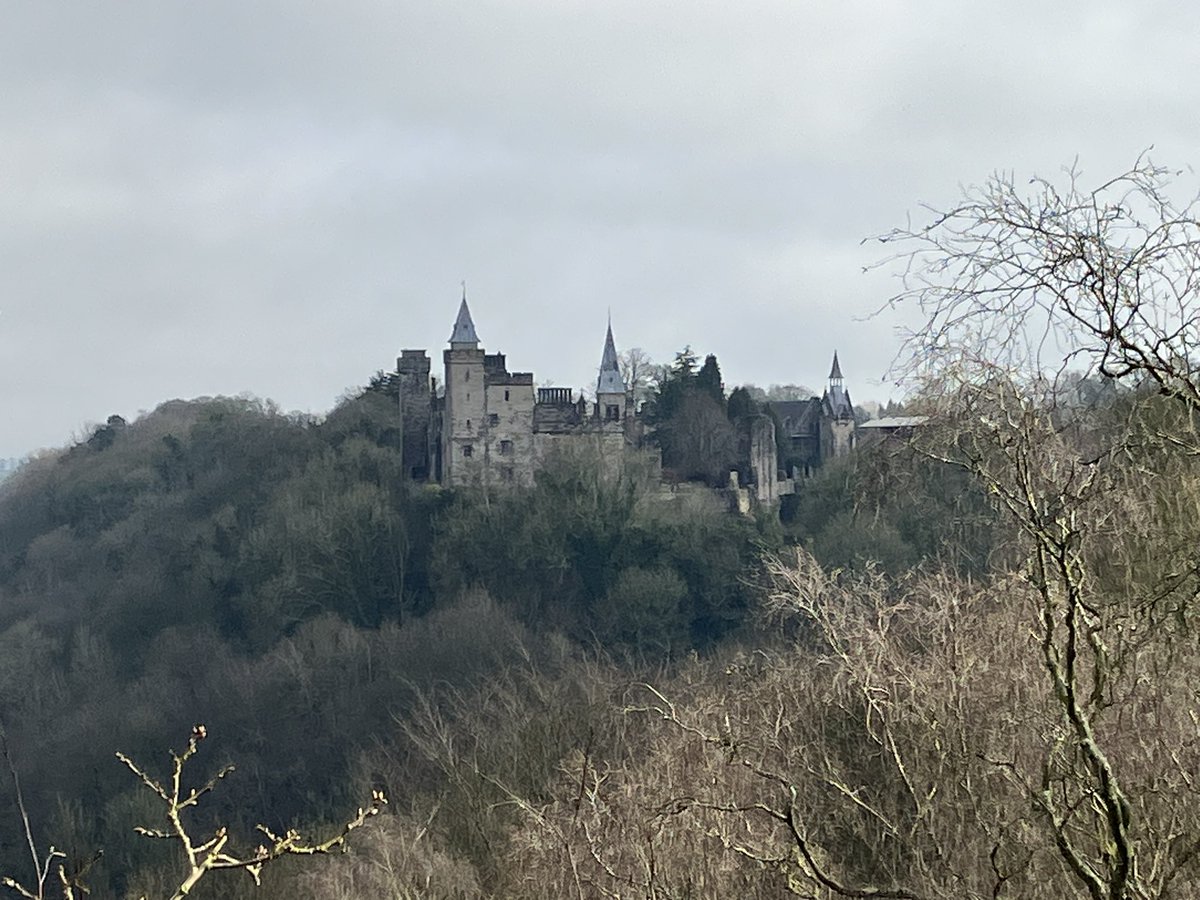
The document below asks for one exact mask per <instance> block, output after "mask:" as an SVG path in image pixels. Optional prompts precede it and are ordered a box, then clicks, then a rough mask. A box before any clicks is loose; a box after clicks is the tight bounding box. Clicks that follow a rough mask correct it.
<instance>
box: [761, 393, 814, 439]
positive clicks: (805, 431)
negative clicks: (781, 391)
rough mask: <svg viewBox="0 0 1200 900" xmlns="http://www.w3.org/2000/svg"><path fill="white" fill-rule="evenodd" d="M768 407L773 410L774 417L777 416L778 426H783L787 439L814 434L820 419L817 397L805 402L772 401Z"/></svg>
mask: <svg viewBox="0 0 1200 900" xmlns="http://www.w3.org/2000/svg"><path fill="white" fill-rule="evenodd" d="M770 406H771V409H773V410H775V415H777V416H779V424H780V425H782V426H783V430H784V432H785V433H786V434H787V435H788V437H799V436H801V435H809V434H816V432H817V425H818V423H819V422H820V417H821V400H820V398H819V397H809V398H808V399H807V400H773V401H771V403H770Z"/></svg>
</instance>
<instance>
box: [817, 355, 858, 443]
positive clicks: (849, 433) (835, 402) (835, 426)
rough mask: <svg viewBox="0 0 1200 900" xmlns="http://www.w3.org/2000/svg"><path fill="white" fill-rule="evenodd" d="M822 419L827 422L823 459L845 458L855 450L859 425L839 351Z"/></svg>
mask: <svg viewBox="0 0 1200 900" xmlns="http://www.w3.org/2000/svg"><path fill="white" fill-rule="evenodd" d="M821 407H822V409H821V412H822V418H823V419H824V420H825V422H824V427H823V428H822V432H823V434H822V435H821V444H822V453H821V456H822V458H830V457H835V456H845V455H846V454H847V453H849V452H850V451H851V450H853V449H854V442H855V432H856V429H857V424H856V423H855V421H854V405H853V404H852V403H851V402H850V392H849V391H847V390H846V384H845V380H844V379H843V378H842V366H841V364H840V363H839V362H838V355H837V351H836V350H834V351H833V366H832V367H831V368H830V369H829V386H828V387H827V388H826V389H825V396H824V397H823V398H821Z"/></svg>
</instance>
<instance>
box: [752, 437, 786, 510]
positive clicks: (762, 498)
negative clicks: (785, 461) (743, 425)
mask: <svg viewBox="0 0 1200 900" xmlns="http://www.w3.org/2000/svg"><path fill="white" fill-rule="evenodd" d="M747 428H748V429H749V439H750V446H749V454H748V455H749V461H750V480H751V481H752V482H753V484H754V498H755V500H757V501H758V502H759V503H760V504H763V505H766V506H770V505H772V504H774V503H775V502H776V501H777V500H779V459H778V456H777V454H776V446H775V423H774V422H773V421H772V420H771V417H770V416H764V415H758V416H754V417H753V418H751V419H750V421H749V422H748V423H747Z"/></svg>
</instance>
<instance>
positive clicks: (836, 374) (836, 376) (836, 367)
mask: <svg viewBox="0 0 1200 900" xmlns="http://www.w3.org/2000/svg"><path fill="white" fill-rule="evenodd" d="M829 380H830V381H841V380H842V367H841V365H840V364H839V363H838V358H837V351H836V350H834V351H833V368H832V369H830V370H829Z"/></svg>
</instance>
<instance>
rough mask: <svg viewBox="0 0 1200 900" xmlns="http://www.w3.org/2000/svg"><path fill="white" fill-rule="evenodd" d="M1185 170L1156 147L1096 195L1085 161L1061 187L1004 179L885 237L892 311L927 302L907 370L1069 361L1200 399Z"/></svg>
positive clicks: (1192, 234)
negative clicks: (897, 285) (1168, 162)
mask: <svg viewBox="0 0 1200 900" xmlns="http://www.w3.org/2000/svg"><path fill="white" fill-rule="evenodd" d="M1178 174H1179V173H1177V172H1172V171H1170V170H1168V169H1166V168H1164V167H1162V166H1158V165H1155V164H1154V163H1152V162H1151V161H1150V159H1149V157H1148V156H1145V155H1143V156H1142V157H1140V158H1139V159H1138V160H1137V161H1136V162H1135V164H1134V165H1133V166H1132V167H1131V168H1130V169H1129V170H1128V171H1126V172H1124V173H1122V174H1120V175H1118V176H1116V177H1115V178H1111V179H1108V180H1106V181H1103V182H1101V183H1100V184H1099V185H1098V186H1097V187H1095V188H1093V189H1088V188H1086V187H1084V186H1083V185H1082V184H1081V181H1082V173H1081V171H1080V169H1079V167H1078V165H1075V166H1072V167H1070V168H1068V169H1067V170H1065V172H1064V177H1063V178H1062V179H1061V184H1059V183H1056V182H1054V181H1052V180H1049V179H1045V178H1040V177H1035V178H1033V179H1031V180H1030V181H1029V183H1028V185H1027V186H1026V187H1025V188H1022V187H1021V186H1019V185H1018V184H1017V182H1016V180H1015V178H1014V177H1013V175H1012V174H1005V173H997V174H995V175H993V176H992V177H990V178H989V179H987V181H985V182H984V183H983V185H981V186H978V187H971V188H968V189H967V190H966V191H965V192H964V195H963V198H962V200H961V201H959V202H958V203H956V204H954V205H952V206H950V207H949V208H945V209H942V208H936V207H927V211H928V213H929V215H930V220H929V221H928V222H927V223H926V224H923V225H916V226H914V225H912V224H909V225H907V226H905V227H904V228H897V229H893V230H892V231H889V232H887V233H885V234H883V235H880V236H879V237H878V240H879V241H881V242H883V243H886V244H889V245H895V246H896V247H897V253H896V254H895V255H894V256H892V257H889V258H888V259H886V260H884V261H883V262H881V263H880V265H881V266H889V267H894V266H895V265H896V264H897V263H899V264H900V266H901V277H902V280H903V288H902V290H901V291H900V292H898V293H897V294H896V295H895V296H894V297H892V299H891V301H890V302H891V305H893V306H901V307H908V306H912V305H914V304H915V306H916V307H917V308H918V310H919V311H920V313H921V316H922V319H923V321H922V322H921V324H920V326H919V327H918V328H917V329H916V330H915V331H913V332H912V333H911V334H910V337H909V340H908V342H907V344H906V348H905V350H906V352H905V354H904V355H903V356H902V358H901V374H907V375H913V374H917V375H927V374H930V373H937V372H942V371H944V370H945V369H946V368H947V367H948V366H952V365H956V364H959V363H963V362H966V363H967V364H968V366H970V365H971V364H972V363H974V362H976V361H979V360H986V361H987V362H988V363H989V364H991V365H993V366H998V367H1001V368H1003V369H1006V370H1017V371H1020V372H1022V373H1025V374H1032V373H1034V372H1045V371H1047V370H1051V371H1057V370H1059V369H1061V368H1062V367H1063V366H1064V365H1069V366H1072V367H1074V368H1077V369H1084V370H1086V371H1094V372H1097V373H1099V374H1100V375H1103V376H1105V377H1109V378H1125V377H1127V376H1137V377H1144V378H1148V379H1150V380H1152V381H1153V382H1154V383H1155V384H1157V385H1158V386H1159V387H1160V388H1161V389H1162V390H1163V391H1164V392H1166V393H1168V394H1170V395H1172V396H1175V397H1178V398H1180V399H1183V400H1184V401H1186V402H1187V403H1188V404H1189V405H1191V406H1192V407H1197V406H1200V377H1198V376H1200V370H1198V368H1197V366H1198V365H1200V359H1198V358H1197V356H1196V350H1197V347H1198V344H1200V306H1198V305H1197V302H1196V301H1197V290H1198V288H1200V220H1198V219H1197V206H1196V200H1195V199H1187V198H1185V199H1184V201H1183V202H1177V200H1176V196H1177V195H1178V194H1179V193H1180V192H1179V190H1178V187H1177V185H1176V184H1175V183H1174V181H1173V179H1174V177H1176V176H1177V175H1178Z"/></svg>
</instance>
